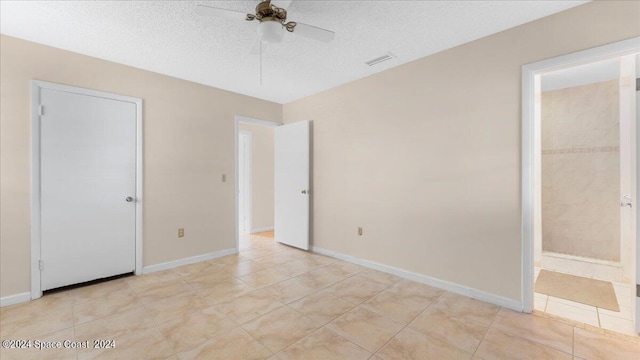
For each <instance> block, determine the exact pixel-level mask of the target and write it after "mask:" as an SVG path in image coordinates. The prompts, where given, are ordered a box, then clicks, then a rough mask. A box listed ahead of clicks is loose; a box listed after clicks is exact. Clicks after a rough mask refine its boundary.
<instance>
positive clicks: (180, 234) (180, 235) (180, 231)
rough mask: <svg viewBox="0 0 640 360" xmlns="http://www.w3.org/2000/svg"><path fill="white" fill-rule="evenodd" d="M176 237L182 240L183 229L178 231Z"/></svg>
mask: <svg viewBox="0 0 640 360" xmlns="http://www.w3.org/2000/svg"><path fill="white" fill-rule="evenodd" d="M178 237H179V238H183V237H184V228H180V229H178Z"/></svg>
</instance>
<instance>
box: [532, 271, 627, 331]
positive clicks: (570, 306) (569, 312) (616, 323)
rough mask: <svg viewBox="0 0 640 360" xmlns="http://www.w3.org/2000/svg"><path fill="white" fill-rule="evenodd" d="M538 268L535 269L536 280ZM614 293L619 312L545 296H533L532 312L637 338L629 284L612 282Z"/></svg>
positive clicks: (536, 294) (537, 294)
mask: <svg viewBox="0 0 640 360" xmlns="http://www.w3.org/2000/svg"><path fill="white" fill-rule="evenodd" d="M540 270H541V269H540V268H535V277H536V280H537V279H538V275H539V274H540ZM612 284H613V288H614V290H615V292H616V297H617V299H618V305H620V312H615V311H610V310H606V309H601V308H598V307H595V306H591V305H585V304H582V303H578V302H575V301H570V300H565V299H561V298H557V297H553V296H549V295H546V294H540V293H535V294H534V303H533V307H534V310H536V311H539V312H541V313H544V314H548V315H551V316H553V317H561V318H565V319H568V320H572V321H577V322H580V323H584V324H587V325H591V326H594V327H597V328H600V329H605V330H610V331H614V332H617V333H622V334H626V335H633V336H638V333H637V332H636V331H635V330H634V328H633V320H632V311H631V307H632V305H633V302H632V301H633V297H632V295H633V293H632V286H631V284H623V283H617V282H612Z"/></svg>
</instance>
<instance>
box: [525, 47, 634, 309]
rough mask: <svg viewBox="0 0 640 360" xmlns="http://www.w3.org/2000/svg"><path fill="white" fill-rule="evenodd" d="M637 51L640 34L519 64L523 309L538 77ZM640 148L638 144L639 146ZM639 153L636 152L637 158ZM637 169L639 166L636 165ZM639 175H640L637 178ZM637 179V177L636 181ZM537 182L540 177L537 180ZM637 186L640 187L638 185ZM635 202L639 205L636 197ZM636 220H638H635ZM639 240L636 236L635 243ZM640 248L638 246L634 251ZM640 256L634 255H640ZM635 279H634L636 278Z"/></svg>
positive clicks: (529, 294) (528, 292)
mask: <svg viewBox="0 0 640 360" xmlns="http://www.w3.org/2000/svg"><path fill="white" fill-rule="evenodd" d="M639 51H640V37H635V38H631V39H627V40H623V41H619V42H615V43H612V44H608V45H603V46H599V47H595V48H591V49H587V50H583V51H578V52H575V53H572V54H567V55H562V56H558V57H555V58H552V59H547V60H543V61H538V62H535V63H531V64H526V65H523V66H522V174H521V177H522V311H523V312H526V313H531V312H532V311H533V293H534V290H533V286H534V271H533V264H534V259H533V257H534V251H533V246H534V241H533V240H534V224H535V223H534V216H535V211H534V206H536V205H537V204H538V202H539V201H540V200H539V199H537V198H536V191H535V188H536V184H537V180H536V179H535V176H536V171H535V166H536V163H539V160H540V159H539V157H540V156H541V155H540V154H541V144H540V103H539V101H538V102H537V100H536V98H537V97H536V95H539V94H540V93H541V84H540V77H541V74H542V73H545V72H548V71H554V70H560V69H563V68H567V67H573V66H578V65H583V64H587V63H591V62H596V61H602V60H607V59H610V58H615V57H619V56H623V55H629V54H633V53H637V52H639ZM638 149H640V147H638ZM638 160H640V155H639V154H636V161H638ZM636 167H637V168H638V169H640V166H636ZM638 178H640V177H638ZM638 180H639V179H636V182H637V181H638ZM538 181H539V180H538ZM637 188H638V189H640V187H637ZM637 197H638V194H636V199H632V202H633V203H634V205H635V204H640V202H639V201H638V199H637ZM638 214H640V212H638ZM636 222H638V219H636ZM637 242H638V240H637V239H636V243H637ZM639 250H640V249H638V248H637V250H636V251H639ZM639 257H640V256H636V258H639ZM636 281H637V279H636Z"/></svg>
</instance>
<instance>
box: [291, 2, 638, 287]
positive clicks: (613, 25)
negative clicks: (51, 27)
mask: <svg viewBox="0 0 640 360" xmlns="http://www.w3.org/2000/svg"><path fill="white" fill-rule="evenodd" d="M639 35H640V2H631V1H629V2H606V3H605V2H595V3H589V4H586V5H583V6H579V7H576V8H573V9H571V10H568V11H565V12H562V13H559V14H556V15H553V16H550V17H547V18H544V19H540V20H538V21H534V22H531V23H528V24H525V25H522V26H519V27H517V28H513V29H510V30H507V31H504V32H501V33H498V34H495V35H492V36H489V37H486V38H483V39H480V40H477V41H474V42H471V43H468V44H465V45H462V46H459V47H456V48H453V49H450V50H447V51H443V52H441V53H438V54H435V55H433V56H429V57H426V58H422V59H419V60H417V61H414V62H411V63H409V64H406V65H402V66H399V67H397V68H394V69H391V70H388V71H384V72H382V73H379V74H376V75H373V76H370V77H368V78H365V79H361V80H358V81H354V82H351V83H348V84H345V85H342V86H340V87H337V88H334V89H332V90H329V91H325V92H322V93H320V94H317V95H313V96H309V97H307V98H304V99H301V100H298V101H295V102H292V103H289V104H286V105H285V106H284V121H285V122H286V123H291V122H295V121H298V120H312V121H313V127H314V131H313V132H314V138H313V141H314V155H313V156H314V166H313V174H314V178H313V184H314V185H313V186H314V188H313V194H314V207H313V224H314V225H313V234H312V237H313V244H314V245H315V246H318V247H322V248H325V249H329V250H333V251H338V252H341V253H344V254H348V255H351V256H355V257H360V258H365V259H368V260H371V261H375V262H379V263H383V264H387V265H391V266H395V267H398V268H401V269H406V270H409V271H413V272H416V273H419V274H423V275H426V276H430V277H434V278H438V279H442V280H446V281H451V282H454V283H457V284H461V285H465V286H469V287H472V288H476V289H479V290H483V291H486V292H489V293H493V294H497V295H500V296H503V297H506V298H510V299H514V300H520V299H521V278H522V275H521V258H522V246H521V220H520V215H521V211H520V206H521V204H520V197H521V191H520V181H521V179H520V171H521V170H520V155H521V152H520V147H521V141H520V138H521V133H520V130H521V129H520V124H521V107H520V103H521V98H520V96H521V80H520V77H521V66H522V65H523V64H527V63H531V62H535V61H539V60H543V59H547V58H550V57H554V56H558V55H563V54H567V53H571V52H575V51H579V50H584V49H587V48H590V47H594V46H599V45H603V44H607V43H611V42H615V41H618V40H623V39H627V38H630V37H634V36H639ZM358 226H362V227H363V228H364V235H363V236H357V230H356V229H357V227H358Z"/></svg>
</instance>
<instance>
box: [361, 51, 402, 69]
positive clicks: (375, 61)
mask: <svg viewBox="0 0 640 360" xmlns="http://www.w3.org/2000/svg"><path fill="white" fill-rule="evenodd" d="M394 57H395V56H394V55H393V54H392V53H386V54H384V55H382V56H378V57H377V58H375V59H371V60H369V61H365V64H367V65H369V66H373V65H378V64H380V63H381V62H384V61H387V60H391V59H393V58H394Z"/></svg>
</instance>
